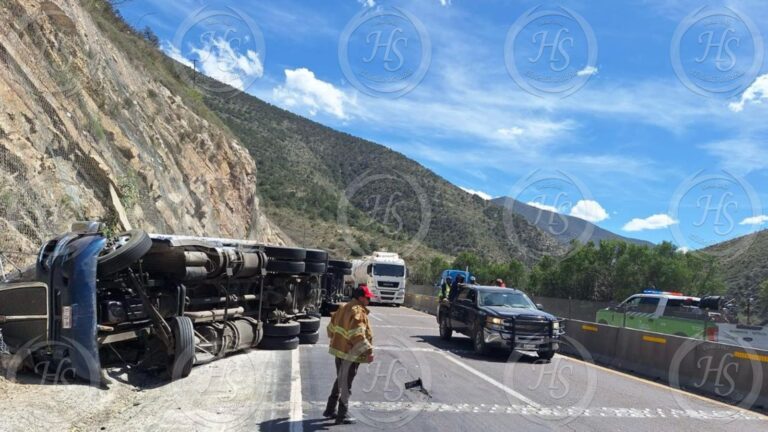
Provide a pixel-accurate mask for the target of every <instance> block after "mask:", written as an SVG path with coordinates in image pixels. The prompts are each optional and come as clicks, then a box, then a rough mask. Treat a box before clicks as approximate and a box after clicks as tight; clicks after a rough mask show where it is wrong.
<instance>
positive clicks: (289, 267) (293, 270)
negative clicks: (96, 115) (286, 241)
mask: <svg viewBox="0 0 768 432" xmlns="http://www.w3.org/2000/svg"><path fill="white" fill-rule="evenodd" d="M304 268H305V266H304V262H303V261H280V260H269V261H267V271H268V272H272V273H287V274H299V273H304Z"/></svg>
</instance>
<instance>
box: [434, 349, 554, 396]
mask: <svg viewBox="0 0 768 432" xmlns="http://www.w3.org/2000/svg"><path fill="white" fill-rule="evenodd" d="M440 354H442V355H443V357H445V358H446V359H448V361H450V362H451V363H453V364H455V365H456V366H459V367H461V368H462V369H464V370H466V371H467V372H469V373H471V374H472V375H474V376H476V377H478V378H480V379H481V380H483V381H485V382H487V383H488V384H490V385H492V386H494V387H496V388H498V389H499V390H501V391H503V392H504V393H506V394H508V395H510V396H512V397H513V398H515V399H517V400H519V401H520V402H523V403H525V404H528V405H530V406H532V407H534V408H536V409H541V405H539V404H537V403H536V402H534V401H532V400H530V399H528V398H527V397H525V396H523V395H522V394H520V393H518V392H516V391H514V390H512V389H511V388H509V387H507V386H505V385H504V384H502V383H500V382H498V381H496V380H495V379H493V378H491V377H489V376H488V375H486V374H484V373H482V372H480V371H479V370H477V369H475V368H473V367H471V366H469V365H468V364H466V363H464V362H463V361H461V360H459V359H457V358H455V357H453V356H452V355H450V354H447V353H444V352H441V353H440Z"/></svg>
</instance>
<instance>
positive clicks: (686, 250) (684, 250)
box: [677, 246, 691, 254]
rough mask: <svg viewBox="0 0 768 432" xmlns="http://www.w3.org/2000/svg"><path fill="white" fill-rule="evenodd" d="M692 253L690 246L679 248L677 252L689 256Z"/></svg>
mask: <svg viewBox="0 0 768 432" xmlns="http://www.w3.org/2000/svg"><path fill="white" fill-rule="evenodd" d="M690 251H691V248H689V247H688V246H680V247H679V248H677V252H680V253H684V254H687V253H688V252H690Z"/></svg>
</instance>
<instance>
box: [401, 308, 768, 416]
mask: <svg viewBox="0 0 768 432" xmlns="http://www.w3.org/2000/svg"><path fill="white" fill-rule="evenodd" d="M405 304H406V306H409V307H412V308H414V309H417V310H420V311H422V312H426V313H429V314H432V315H435V313H436V311H437V298H436V297H434V296H430V295H424V294H413V293H407V294H406V300H405ZM565 331H566V337H565V338H564V340H563V342H562V344H561V352H562V353H563V354H566V355H570V356H574V357H579V358H582V357H584V356H583V353H582V351H583V350H586V351H587V352H588V353H589V356H591V357H592V359H593V360H594V361H595V362H597V363H601V364H604V365H607V366H610V367H613V368H616V369H620V370H623V371H627V372H630V373H633V374H637V375H640V376H643V377H647V378H651V379H654V380H659V381H663V382H665V383H668V384H670V385H671V386H672V387H676V388H680V389H683V390H687V391H692V392H696V393H699V394H703V395H707V396H712V397H715V398H718V399H725V400H727V401H729V402H732V403H735V404H738V405H739V406H742V407H743V408H747V409H754V408H760V409H768V384H765V383H766V382H768V351H761V350H755V349H751V348H749V347H740V346H734V345H726V344H720V343H714V342H707V341H702V340H697V339H689V338H683V337H678V336H672V335H667V334H661V333H653V332H647V331H642V330H636V329H628V328H621V327H614V326H609V325H604V324H596V323H593V322H589V321H578V320H566V321H565ZM688 400H689V399H687V398H679V400H678V404H680V405H685V404H686V403H687V401H688ZM681 408H683V409H687V408H688V407H686V406H681ZM691 409H695V407H691Z"/></svg>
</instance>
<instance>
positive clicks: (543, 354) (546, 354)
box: [536, 349, 555, 361]
mask: <svg viewBox="0 0 768 432" xmlns="http://www.w3.org/2000/svg"><path fill="white" fill-rule="evenodd" d="M536 354H538V356H539V358H540V359H542V360H547V361H549V360H552V357H554V356H555V352H554V351H552V350H551V349H548V350H539V351H536Z"/></svg>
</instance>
